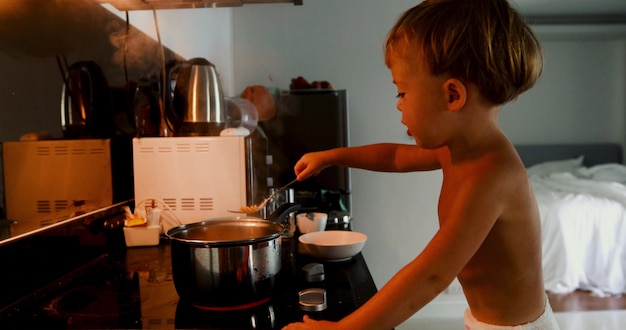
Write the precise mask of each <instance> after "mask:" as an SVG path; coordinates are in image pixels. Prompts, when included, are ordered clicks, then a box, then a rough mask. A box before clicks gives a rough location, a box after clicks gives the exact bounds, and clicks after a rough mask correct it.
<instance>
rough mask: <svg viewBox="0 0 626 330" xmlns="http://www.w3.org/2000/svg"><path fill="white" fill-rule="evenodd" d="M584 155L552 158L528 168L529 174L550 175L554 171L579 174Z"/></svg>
mask: <svg viewBox="0 0 626 330" xmlns="http://www.w3.org/2000/svg"><path fill="white" fill-rule="evenodd" d="M583 160H584V156H579V157H577V158H572V159H564V160H552V161H547V162H543V163H539V164H535V165H533V166H531V167H529V168H527V169H526V170H527V172H528V174H529V175H538V176H548V175H550V174H552V173H563V172H565V173H572V174H577V173H576V172H577V171H578V169H579V168H581V167H582V166H583Z"/></svg>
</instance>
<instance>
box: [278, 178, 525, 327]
mask: <svg viewBox="0 0 626 330" xmlns="http://www.w3.org/2000/svg"><path fill="white" fill-rule="evenodd" d="M485 172H486V173H487V174H486V175H479V176H478V177H475V176H472V177H471V178H467V177H466V180H462V181H461V182H459V185H458V186H457V187H456V188H457V190H456V193H455V194H454V197H453V198H452V200H448V201H442V203H444V204H445V207H447V208H448V212H447V216H446V217H445V219H442V221H441V226H440V229H439V231H438V232H437V233H436V234H435V235H434V237H433V238H432V240H431V241H430V242H429V244H428V245H427V246H426V247H425V248H424V250H423V251H422V253H421V254H420V255H419V256H417V258H415V259H414V260H413V261H411V262H410V263H409V264H407V265H406V266H405V267H404V268H402V269H401V270H400V271H399V272H398V273H397V274H396V275H395V276H394V277H393V278H392V279H391V280H390V281H389V282H388V283H387V284H386V285H385V286H384V287H382V288H381V290H380V291H379V292H378V293H376V294H375V295H374V296H373V297H372V298H371V299H370V300H369V301H367V302H366V303H365V304H364V305H363V306H361V307H360V308H359V309H357V310H356V311H355V312H354V313H352V314H350V315H348V316H346V317H345V318H344V319H342V320H341V321H339V322H338V323H337V324H333V326H332V328H333V329H391V328H393V327H395V326H397V325H398V324H400V323H401V322H403V321H404V320H406V319H408V318H409V317H410V316H411V315H413V314H414V313H415V312H417V311H418V310H420V309H421V308H422V307H424V306H425V305H426V304H427V303H428V302H430V301H431V300H432V299H434V298H435V297H436V296H437V295H438V294H439V293H441V292H442V291H443V290H444V289H445V288H446V287H447V286H448V285H449V284H450V283H451V282H452V280H453V279H454V277H455V276H457V275H458V274H459V273H460V271H461V270H462V269H463V268H464V267H465V265H466V264H467V263H468V262H469V260H470V259H471V258H472V257H473V256H474V255H475V253H476V251H478V249H479V248H480V246H481V245H482V243H483V241H484V240H485V238H486V237H487V235H488V234H489V232H490V230H491V229H492V228H493V226H494V224H495V222H496V219H498V217H499V216H500V214H501V212H502V209H503V205H504V204H505V202H504V201H506V200H508V198H509V195H510V194H511V188H510V186H509V187H507V185H509V184H511V181H510V180H507V179H508V178H507V175H503V174H502V173H503V172H500V173H499V174H495V173H493V172H490V171H485ZM475 174H476V173H472V175H475ZM511 186H515V185H511ZM447 197H450V196H447ZM447 197H444V199H445V198H447ZM305 321H306V322H305V323H300V324H293V325H290V326H289V327H287V328H288V329H319V328H320V325H321V324H319V323H317V322H318V321H312V320H305ZM321 322H322V324H325V323H326V321H321Z"/></svg>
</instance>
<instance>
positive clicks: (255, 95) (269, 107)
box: [241, 85, 276, 120]
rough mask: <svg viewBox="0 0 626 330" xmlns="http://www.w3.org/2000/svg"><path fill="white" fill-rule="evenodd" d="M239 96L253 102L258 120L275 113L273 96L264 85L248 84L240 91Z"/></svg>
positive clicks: (270, 116) (268, 117) (272, 115)
mask: <svg viewBox="0 0 626 330" xmlns="http://www.w3.org/2000/svg"><path fill="white" fill-rule="evenodd" d="M241 98H244V99H246V100H249V101H250V102H252V103H253V104H254V106H255V107H256V110H257V112H258V116H259V120H266V119H270V118H272V117H274V115H275V114H276V105H275V103H274V97H273V96H272V95H271V94H270V92H269V91H268V90H267V88H265V86H261V85H254V86H248V87H246V89H245V90H244V91H243V93H241Z"/></svg>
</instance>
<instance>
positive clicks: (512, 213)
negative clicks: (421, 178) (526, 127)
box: [285, 0, 558, 330]
mask: <svg viewBox="0 0 626 330" xmlns="http://www.w3.org/2000/svg"><path fill="white" fill-rule="evenodd" d="M385 60H386V64H387V66H388V67H389V69H390V70H391V76H392V78H393V83H394V84H395V85H396V87H397V89H398V103H397V108H398V110H400V112H401V114H402V120H401V121H402V123H403V124H404V125H405V126H406V127H407V129H408V133H409V135H411V136H412V137H413V138H414V140H415V145H405V144H393V143H381V144H373V145H365V146H357V147H348V148H338V149H332V150H327V151H320V152H314V153H309V154H305V155H304V156H303V157H302V158H301V159H300V160H299V161H298V163H297V164H296V165H295V172H296V175H297V176H298V180H304V179H306V178H308V177H310V176H313V175H316V174H318V173H319V172H320V171H322V170H323V169H325V168H327V167H329V166H346V167H354V168H360V169H367V170H373V171H386V172H408V171H424V170H435V169H442V171H443V185H442V188H441V193H440V199H439V205H438V215H439V225H440V229H439V230H438V232H437V233H436V234H435V235H434V237H433V238H432V240H431V241H430V242H429V243H428V245H427V246H426V247H425V248H424V250H423V251H422V252H421V253H420V254H419V255H418V256H417V257H416V258H415V259H414V260H413V261H411V262H410V263H409V264H407V265H406V266H405V267H403V268H402V269H401V270H400V271H399V272H398V273H397V274H396V275H395V276H394V277H393V278H391V280H390V281H389V282H388V283H387V284H386V285H385V286H384V287H382V288H381V290H380V291H379V292H378V293H377V294H375V295H374V296H373V297H372V298H371V299H370V300H369V301H368V302H367V303H365V304H364V305H363V306H361V307H360V308H359V309H358V310H356V311H355V312H354V313H352V314H350V315H348V316H346V317H345V318H343V319H342V320H340V321H339V322H329V321H316V320H312V319H310V318H309V317H307V316H305V317H304V320H303V322H302V323H293V324H290V325H288V326H287V327H285V329H324V328H325V329H391V328H393V327H395V326H397V325H398V324H400V323H402V322H403V321H405V320H406V319H408V318H409V317H410V316H411V315H413V314H414V313H416V312H417V311H419V310H420V309H421V308H422V307H424V306H425V305H426V304H428V303H429V302H430V301H431V300H432V299H434V298H435V297H436V296H437V295H438V294H439V293H441V292H442V291H443V290H444V289H445V288H446V287H447V286H448V285H449V284H450V283H451V282H452V280H453V279H454V278H455V277H458V279H459V282H460V283H461V285H462V287H463V292H464V294H465V296H466V298H467V302H468V304H469V308H468V310H467V311H466V313H465V325H466V329H507V328H509V327H512V326H519V325H523V326H522V327H521V328H515V329H542V330H548V329H558V325H557V323H556V321H555V319H554V315H553V314H552V310H551V308H550V305H549V303H548V301H547V296H546V294H545V291H544V288H543V280H542V263H541V234H540V230H541V228H540V219H539V214H538V210H537V206H536V202H535V198H534V196H533V192H532V188H531V186H530V183H529V180H528V175H527V173H526V170H525V168H524V166H523V164H522V162H521V160H520V158H519V156H518V155H517V153H516V151H515V149H514V147H513V145H512V144H511V142H510V141H509V140H508V139H507V137H506V136H505V135H504V133H503V132H502V130H501V129H500V128H499V126H498V114H499V112H500V110H501V108H502V106H503V105H504V104H506V103H507V102H509V101H512V100H514V99H515V98H516V97H517V96H518V95H520V94H521V93H523V92H525V91H526V90H528V89H529V88H531V87H532V86H533V85H534V83H535V82H536V80H537V79H538V77H539V75H540V73H541V70H542V53H541V48H540V45H539V43H538V41H537V39H536V38H535V36H534V35H533V33H532V32H531V31H530V29H529V28H528V26H527V25H526V24H525V23H524V22H523V20H522V18H521V17H520V15H519V14H518V13H517V12H515V11H514V10H513V9H512V8H511V7H510V6H509V4H508V3H507V1H506V0H471V1H468V0H427V1H424V2H422V3H420V4H419V5H417V6H416V7H414V8H411V9H409V10H408V11H406V12H405V13H404V14H403V15H402V16H401V17H400V19H399V20H398V22H397V23H396V25H395V26H394V27H393V28H392V30H391V31H390V32H389V35H388V37H387V40H386V43H385Z"/></svg>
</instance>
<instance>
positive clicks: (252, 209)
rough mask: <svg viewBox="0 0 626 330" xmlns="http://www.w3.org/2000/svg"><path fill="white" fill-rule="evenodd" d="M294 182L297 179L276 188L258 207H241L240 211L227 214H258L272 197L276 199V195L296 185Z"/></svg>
mask: <svg viewBox="0 0 626 330" xmlns="http://www.w3.org/2000/svg"><path fill="white" fill-rule="evenodd" d="M296 181H298V179H294V180H293V181H291V182H289V183H288V184H286V185H284V186H282V187H280V188H278V189H277V190H276V191H274V192H273V193H272V194H271V195H269V196H268V197H267V198H266V199H264V200H263V201H262V202H261V203H259V204H258V205H256V204H255V205H248V206H242V207H241V209H240V210H239V211H230V210H229V211H228V212H233V213H256V212H258V211H259V210H260V209H262V208H263V207H265V205H266V204H267V203H268V202H269V201H271V200H272V199H273V198H274V197H276V195H277V194H278V193H280V192H281V191H283V190H285V189H287V188H288V187H289V186H291V185H292V184H294V183H296Z"/></svg>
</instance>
